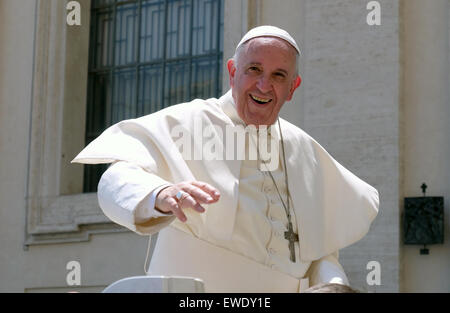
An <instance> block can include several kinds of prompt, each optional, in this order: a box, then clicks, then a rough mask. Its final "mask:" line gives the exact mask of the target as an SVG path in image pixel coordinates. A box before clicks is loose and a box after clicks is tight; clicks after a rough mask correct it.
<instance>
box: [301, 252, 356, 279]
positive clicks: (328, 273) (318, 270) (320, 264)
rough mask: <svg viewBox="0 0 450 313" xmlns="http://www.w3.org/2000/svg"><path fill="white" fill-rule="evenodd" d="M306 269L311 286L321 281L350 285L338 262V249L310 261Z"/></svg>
mask: <svg viewBox="0 0 450 313" xmlns="http://www.w3.org/2000/svg"><path fill="white" fill-rule="evenodd" d="M308 271H309V283H310V286H311V287H312V286H314V285H317V284H322V283H324V284H326V283H331V284H341V285H347V286H349V285H350V284H349V282H348V278H347V275H345V271H344V269H343V268H342V265H341V264H340V263H339V252H338V251H336V252H335V253H332V254H330V255H327V256H324V257H322V258H320V259H319V260H316V261H314V262H312V263H311V267H310V268H309V270H308Z"/></svg>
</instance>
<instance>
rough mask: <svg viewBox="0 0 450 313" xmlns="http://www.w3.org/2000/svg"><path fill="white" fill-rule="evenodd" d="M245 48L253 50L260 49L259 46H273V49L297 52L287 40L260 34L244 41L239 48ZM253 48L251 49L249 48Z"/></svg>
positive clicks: (294, 53) (293, 53)
mask: <svg viewBox="0 0 450 313" xmlns="http://www.w3.org/2000/svg"><path fill="white" fill-rule="evenodd" d="M241 47H242V48H244V47H245V48H246V49H245V50H247V51H249V50H253V49H261V48H275V49H281V50H284V51H286V52H288V53H291V54H292V55H296V54H298V51H297V49H296V48H295V47H294V46H292V45H291V44H290V43H289V42H287V41H286V40H284V39H281V38H278V37H273V36H261V37H255V38H252V39H249V40H247V41H246V42H244V43H243V44H242V45H241V46H239V47H238V49H240V48H241ZM251 48H253V49H251Z"/></svg>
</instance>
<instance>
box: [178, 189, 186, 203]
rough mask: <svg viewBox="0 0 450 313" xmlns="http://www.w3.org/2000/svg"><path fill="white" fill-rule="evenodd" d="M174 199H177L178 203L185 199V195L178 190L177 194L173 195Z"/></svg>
mask: <svg viewBox="0 0 450 313" xmlns="http://www.w3.org/2000/svg"><path fill="white" fill-rule="evenodd" d="M175 198H177V200H178V201H182V200H184V199H185V198H187V195H186V193H185V192H183V191H181V190H180V191H178V192H177V194H176V195H175Z"/></svg>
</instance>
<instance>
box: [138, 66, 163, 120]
mask: <svg viewBox="0 0 450 313" xmlns="http://www.w3.org/2000/svg"><path fill="white" fill-rule="evenodd" d="M161 77H162V66H161V65H156V66H146V67H142V68H141V70H140V73H139V84H140V85H139V98H138V104H139V105H138V107H139V112H138V114H139V115H146V114H150V113H152V112H156V111H159V110H161V109H162V108H163V103H162V80H161Z"/></svg>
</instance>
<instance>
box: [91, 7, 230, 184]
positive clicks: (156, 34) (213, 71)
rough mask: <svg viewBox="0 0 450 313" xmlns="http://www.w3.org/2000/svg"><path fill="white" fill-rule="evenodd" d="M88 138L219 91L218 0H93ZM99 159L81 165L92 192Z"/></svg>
mask: <svg viewBox="0 0 450 313" xmlns="http://www.w3.org/2000/svg"><path fill="white" fill-rule="evenodd" d="M90 38H91V39H90V60H89V80H88V110H87V124H86V144H88V143H90V142H91V141H92V140H93V139H95V138H96V137H97V136H99V135H100V134H101V133H102V131H104V130H105V129H106V128H107V127H109V126H111V125H112V124H114V123H117V122H119V121H121V120H124V119H129V118H135V117H139V116H142V115H146V114H150V113H152V112H156V111H158V110H160V109H162V108H165V107H167V106H170V105H173V104H177V103H181V102H186V101H190V100H192V99H195V98H203V99H206V98H210V97H219V96H220V94H221V86H222V79H221V78H222V54H223V0H135V1H119V0H93V1H92V9H91V37H90ZM105 169H106V166H105V165H86V166H85V171H84V192H95V191H96V190H97V184H98V181H99V179H100V177H101V175H102V173H103V172H104V170H105Z"/></svg>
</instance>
